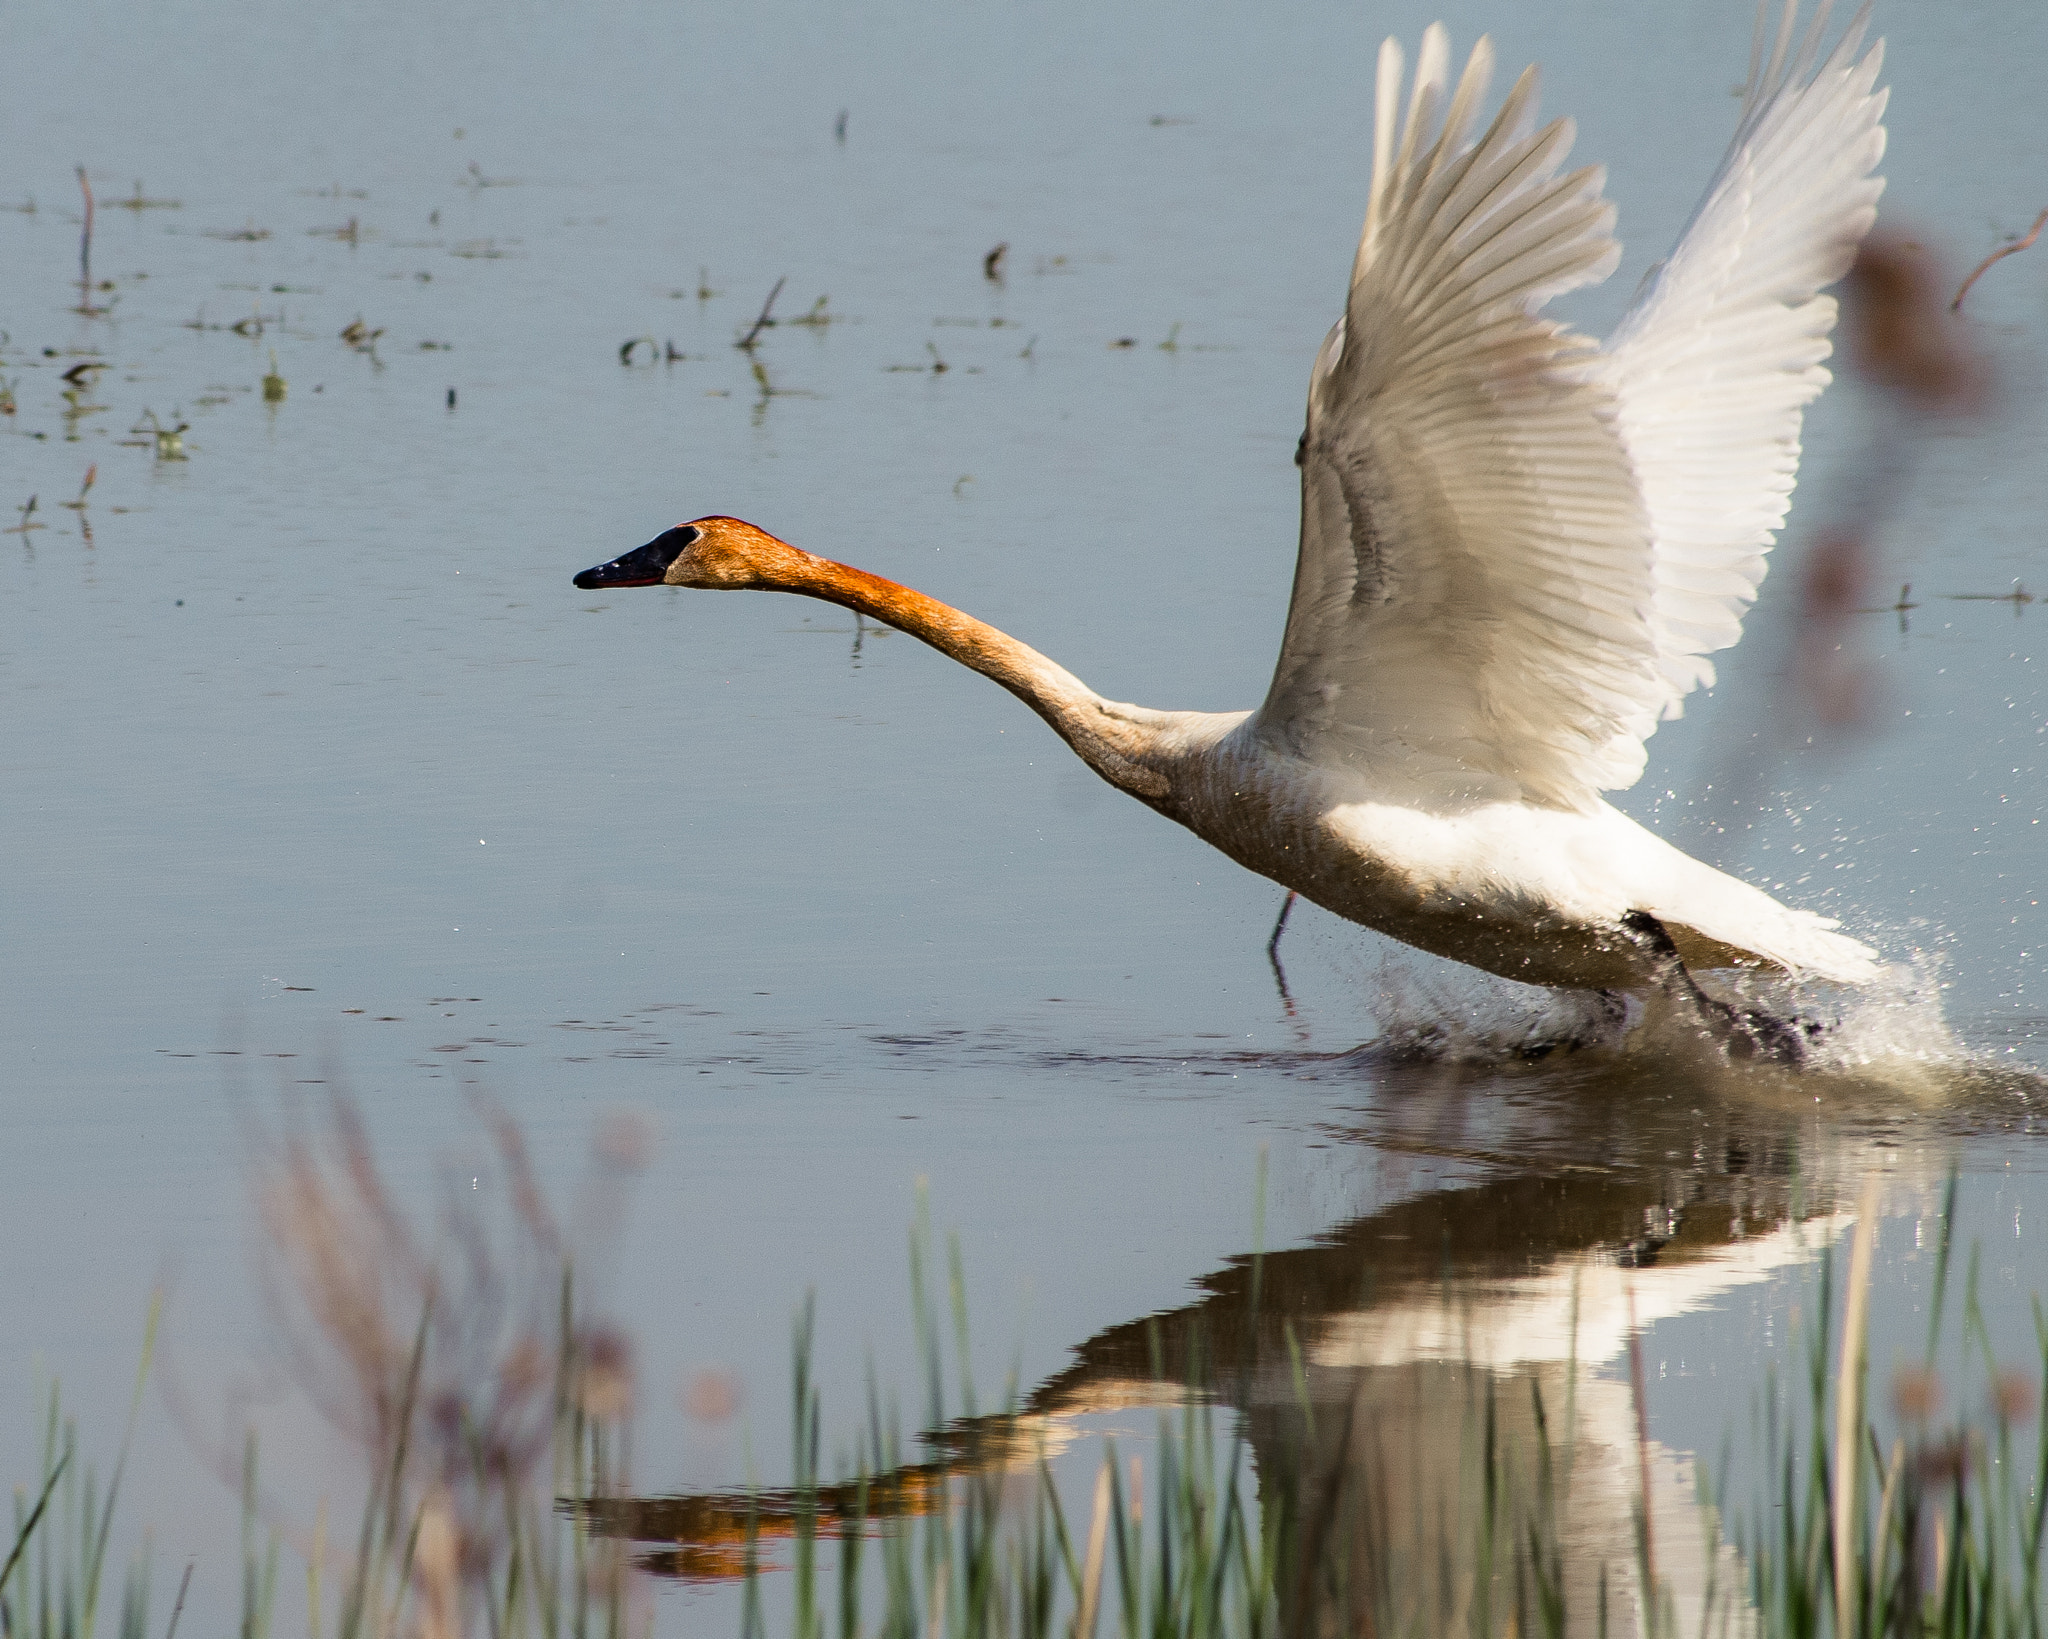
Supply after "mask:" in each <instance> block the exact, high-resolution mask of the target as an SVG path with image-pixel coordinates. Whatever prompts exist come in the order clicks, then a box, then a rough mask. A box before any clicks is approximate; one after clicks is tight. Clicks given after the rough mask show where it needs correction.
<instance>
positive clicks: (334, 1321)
mask: <svg viewBox="0 0 2048 1639" xmlns="http://www.w3.org/2000/svg"><path fill="white" fill-rule="evenodd" d="M478 1108H479V1113H480V1115H481V1117H482V1119H483V1121H484V1123H485V1125H486V1127H487V1128H488V1130H489V1133H490V1136H491V1139H492V1143H493V1148H494V1150H495V1152H496V1159H497V1165H498V1169H499V1172H500V1174H501V1178H500V1179H499V1182H500V1183H501V1184H502V1187H503V1194H504V1197H505V1200H506V1202H507V1205H508V1208H509V1210H508V1211H507V1212H506V1214H505V1221H504V1223H502V1224H494V1223H493V1222H492V1221H491V1220H490V1218H489V1217H488V1216H487V1214H486V1211H485V1209H484V1207H483V1206H482V1205H481V1204H479V1203H483V1202H487V1201H489V1200H493V1199H495V1198H496V1195H497V1192H496V1191H492V1192H489V1193H488V1194H486V1193H484V1192H480V1191H478V1190H477V1189H476V1188H475V1187H474V1184H475V1181H471V1187H470V1188H467V1189H463V1188H459V1187H450V1188H449V1189H448V1190H447V1191H446V1192H445V1201H444V1206H443V1209H442V1212H441V1221H440V1225H439V1233H438V1235H437V1236H436V1237H435V1238H434V1240H433V1241H432V1242H431V1243H429V1242H427V1241H425V1240H423V1239H422V1238H421V1237H420V1236H419V1235H418V1234H417V1233H416V1232H415V1230H414V1228H413V1227H412V1225H411V1224H410V1222H409V1221H408V1220H407V1218H406V1216H405V1214H404V1213H403V1212H402V1211H401V1210H400V1209H399V1207H398V1206H397V1204H396V1203H395V1202H394V1200H393V1199H392V1197H391V1195H390V1193H389V1192H388V1190H387V1189H386V1187H385V1185H384V1182H383V1179H382V1177H381V1176H380V1174H379V1172H378V1169H377V1165H376V1161H375V1158H374V1156H373V1154H372V1151H371V1148H370V1144H369V1140H368V1136H367V1134H366V1132H365V1130H364V1127H363V1124H362V1120H361V1117H360V1115H359V1114H358V1112H357V1111H356V1110H355V1108H354V1107H353V1106H352V1105H351V1104H350V1103H348V1101H347V1100H345V1099H339V1098H338V1099H335V1100H333V1101H332V1102H331V1103H330V1105H329V1107H328V1111H327V1119H326V1121H325V1123H324V1125H319V1126H310V1127H309V1126H308V1125H306V1124H304V1123H303V1122H296V1121H295V1122H293V1123H291V1124H289V1125H287V1126H286V1127H285V1128H284V1129H283V1130H282V1131H280V1132H277V1133H274V1134H264V1135H260V1137H259V1144H258V1164H257V1200H258V1205H259V1208H260V1211H261V1214H262V1219H263V1224H264V1227H265V1229H266V1231H267V1232H268V1233H267V1245H266V1253H267V1258H266V1269H265V1272H266V1278H267V1285H268V1287H269V1290H270V1293H271V1295H272V1297H273V1299H274V1301H275V1303H276V1305H277V1308H278V1312H279V1315H280V1317H281V1319H282V1321H283V1325H282V1328H281V1330H282V1333H283V1335H284V1337H285V1339H286V1343H287V1347H288V1349H289V1350H290V1353H291V1358H292V1364H293V1369H294V1374H295V1375H296V1377H297V1378H298V1381H299V1382H300V1383H301V1384H302V1385H303V1386H304V1387H305V1389H306V1390H307V1392H308V1393H309V1394H311V1395H312V1397H313V1398H314V1400H315V1402H316V1403H317V1404H318V1405H319V1406H320V1407H321V1409H322V1410H323V1412H325V1414H326V1415H327V1416H328V1417H329V1419H330V1420H331V1421H332V1422H333V1423H334V1424H335V1426H336V1427H337V1428H338V1429H340V1430H341V1431H342V1432H343V1433H344V1434H345V1435H346V1436H347V1437H348V1438H349V1439H351V1440H352V1441H353V1442H354V1443H355V1444H356V1445H357V1446H358V1448H359V1449H360V1450H361V1451H362V1452H363V1453H364V1455H365V1457H366V1458H367V1460H368V1468H369V1475H368V1481H369V1483H368V1488H367V1496H366V1499H365V1502H364V1506H363V1513H362V1520H361V1524H360V1527H359V1529H358V1533H357V1541H356V1550H355V1555H354V1558H353V1561H352V1562H351V1563H350V1564H349V1565H348V1566H347V1567H346V1569H345V1571H344V1574H343V1577H342V1582H341V1587H340V1589H339V1595H338V1606H337V1609H336V1613H335V1622H334V1629H333V1632H334V1634H335V1636H336V1639H385V1636H387V1635H392V1634H399V1633H404V1634H415V1635H418V1636H420V1639H463V1636H466V1635H469V1634H471V1633H474V1632H476V1631H478V1630H479V1629H480V1628H481V1629H485V1630H487V1631H488V1632H489V1633H490V1634H491V1635H492V1636H493V1639H521V1636H526V1635H536V1634H537V1635H541V1636H544V1639H556V1636H557V1635H559V1634H563V1633H573V1634H575V1635H577V1636H578V1639H582V1636H584V1635H586V1634H588V1633H590V1632H591V1631H592V1630H593V1628H595V1629H596V1630H597V1631H599V1632H602V1633H603V1634H604V1635H606V1639H618V1636H620V1635H622V1634H623V1632H624V1631H625V1627H626V1624H627V1614H628V1567H627V1564H626V1560H625V1557H624V1555H623V1554H622V1553H621V1552H620V1550H619V1548H618V1546H617V1545H616V1544H613V1543H608V1542H599V1541H593V1540H592V1539H591V1538H590V1537H589V1536H588V1534H587V1533H586V1532H585V1530H584V1529H583V1527H582V1525H581V1524H580V1516H578V1515H575V1514H573V1513H572V1514H564V1512H563V1511H562V1510H561V1509H559V1508H558V1507H557V1499H575V1500H578V1501H585V1500H588V1499H594V1498H600V1497H605V1496H609V1495H613V1494H616V1493H617V1492H618V1491H619V1489H620V1488H621V1487H622V1486H623V1484H624V1481H625V1470H626V1453H627V1445H628V1439H627V1429H628V1422H629V1419H630V1415H631V1411H632V1400H633V1367H632V1353H631V1349H630V1347H629V1345H628V1343H627V1340H626V1338H625V1337H624V1335H623V1334H622V1333H620V1332H618V1331H616V1330H613V1329H611V1328H608V1327H605V1326H602V1325H599V1324H596V1323H594V1322H592V1321H591V1320H590V1319H588V1318H587V1317H586V1316H585V1315H584V1314H583V1313H582V1312H581V1311H580V1310H579V1307H578V1302H577V1296H576V1288H575V1281H574V1278H573V1274H572V1260H571V1251H570V1246H569V1242H568V1239H567V1238H566V1237H565V1236H564V1234H563V1232H562V1230H561V1228H560V1227H559V1225H558V1224H557V1222H556V1220H555V1218H554V1216H553V1215H552V1214H551V1213H550V1212H549V1210H548V1207H547V1204H546V1201H545V1198H544V1196H543V1194H542V1191H541V1189H540V1186H539V1183H538V1181H537V1180H536V1178H535V1176H534V1173H533V1170H532V1166H531V1164H530V1162H529V1159H528V1156H527V1153H526V1148H525V1143H524V1140H523V1138H522V1137H521V1135H520V1132H519V1130H518V1128H517V1126H516V1125H515V1124H514V1123H513V1122H512V1121H511V1120H510V1119H509V1118H508V1117H507V1116H506V1115H505V1114H504V1113H503V1112H502V1111H499V1110H497V1109H495V1108H493V1107H490V1106H487V1105H482V1104H480V1105H479V1106H478ZM646 1146H647V1135H646V1133H645V1132H644V1131H643V1130H642V1129H641V1127H639V1126H638V1125H637V1124H635V1123H633V1122H630V1121H625V1120H619V1121H615V1122H614V1123H612V1124H611V1125H609V1126H607V1127H606V1128H604V1129H603V1130H601V1132H600V1134H599V1138H598V1142H597V1144H596V1146H595V1165H596V1168H597V1169H598V1171H599V1172H600V1173H601V1174H603V1175H606V1176H604V1177H602V1178H600V1180H599V1181H598V1183H599V1188H598V1189H597V1190H595V1191H593V1196H594V1198H600V1199H604V1198H615V1197H616V1194H617V1189H616V1181H617V1176H618V1175H620V1174H624V1173H628V1172H631V1171H635V1170H637V1169H638V1167H639V1166H640V1164H641V1161H642V1159H643V1156H644V1151H645V1149H646ZM323 1557H324V1545H322V1544H320V1543H318V1542H316V1543H315V1545H314V1548H313V1551H312V1552H311V1553H310V1554H309V1556H308V1562H309V1565H311V1566H312V1567H313V1570H312V1573H311V1580H310V1584H309V1613H310V1619H311V1621H312V1624H313V1628H314V1635H313V1639H318V1630H319V1626H320V1621H321V1607H322V1594H321V1590H320V1588H319V1585H318V1583H319V1566H320V1562H321V1559H322V1558H323ZM252 1608H253V1607H252ZM264 1626H267V1623H260V1622H255V1621H253V1620H250V1621H245V1629H251V1628H259V1629H260V1628H261V1627H264ZM245 1639H257V1635H256V1634H255V1633H253V1632H246V1633H245Z"/></svg>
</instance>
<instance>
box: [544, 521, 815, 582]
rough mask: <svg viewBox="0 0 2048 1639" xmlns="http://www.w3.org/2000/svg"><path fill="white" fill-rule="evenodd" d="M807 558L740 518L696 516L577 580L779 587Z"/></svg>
mask: <svg viewBox="0 0 2048 1639" xmlns="http://www.w3.org/2000/svg"><path fill="white" fill-rule="evenodd" d="M807 556H808V555H807V554H806V553H803V552H799V551H798V550H797V549H796V548H795V547H793V546H791V545H789V544H788V543H787V542H785V541H778V540H777V539H776V538H775V537H774V536H773V535H771V534H769V533H768V532H767V531H766V530H765V529H756V528H755V527H754V526H753V525H752V524H749V523H742V522H741V521H740V520H739V519H738V518H697V519H693V520H692V521H691V522H689V523H686V524H677V525H676V527H675V528H674V529H667V530H663V531H662V533H661V534H659V535H657V536H655V537H654V539H653V540H651V541H649V542H648V543H647V544H646V545H645V546H636V547H635V548H634V549H633V550H632V551H630V552H628V553H626V554H625V555H624V556H622V557H617V558H614V559H612V561H611V562H610V563H601V564H599V565H598V566H597V567H596V568H595V569H586V570H584V571H583V573H582V574H580V575H578V576H577V577H576V584H577V585H578V586H580V587H582V588H583V589H584V590H585V591H586V592H587V591H592V590H595V589H596V588H598V587H601V586H708V587H712V588H715V589H717V590H719V591H728V592H729V591H739V590H742V589H743V588H746V587H750V586H753V587H774V586H780V585H783V584H784V583H785V582H786V581H787V580H788V578H789V575H790V573H791V571H793V570H794V569H796V568H797V567H798V566H799V565H801V564H802V563H804V562H805V561H806V559H807Z"/></svg>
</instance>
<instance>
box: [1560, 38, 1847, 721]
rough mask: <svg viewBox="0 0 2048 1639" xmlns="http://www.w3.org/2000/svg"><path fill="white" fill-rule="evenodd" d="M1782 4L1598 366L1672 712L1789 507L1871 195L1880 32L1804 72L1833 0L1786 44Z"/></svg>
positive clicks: (1743, 600)
mask: <svg viewBox="0 0 2048 1639" xmlns="http://www.w3.org/2000/svg"><path fill="white" fill-rule="evenodd" d="M1796 9H1797V8H1796V4H1787V6H1786V7H1785V10H1784V13H1783V16H1782V18H1781V20H1780V24H1779V27H1778V30H1777V33H1776V37H1775V39H1774V40H1770V41H1768V42H1767V39H1766V32H1765V23H1766V8H1765V7H1764V6H1763V5H1759V7H1758V10H1757V25H1756V43H1755V46H1754V48H1753V49H1752V52H1751V57H1750V74H1749V86H1748V91H1747V95H1746V96H1745V98H1744V100H1743V105H1742V115H1741V118H1740V120H1739V121H1738V123H1737V125H1736V129H1735V140H1734V141H1733V142H1732V143H1730V144H1729V147H1728V154H1727V157H1726V158H1725V159H1723V160H1722V162H1721V167H1720V169H1719V170H1718V171H1717V172H1716V173H1715V174H1714V179H1713V181H1712V182H1710V183H1709V184H1708V185H1707V191H1706V195H1705V197H1704V198H1703V199H1702V200H1701V202H1700V206H1699V209H1698V210H1697V211H1696V212H1694V214H1693V218H1692V221H1691V222H1690V223H1689V224H1688V225H1687V227H1686V230H1685V232H1684V233H1683V234H1682V235H1680V237H1679V241H1678V248H1677V249H1676V250H1674V251H1673V252H1672V253H1671V257H1670V259H1669V260H1668V261H1666V262H1665V263H1664V264H1663V265H1662V267H1660V268H1659V269H1657V270H1656V271H1655V273H1654V274H1653V275H1652V277H1651V279H1650V280H1648V281H1646V283H1645V287H1644V289H1643V291H1642V292H1641V294H1640V295H1638V297H1637V298H1636V301H1635V303H1634V305H1633V306H1632V307H1631V308H1630V309H1629V312H1628V314H1627V316H1626V317H1625V318H1624V319H1623V320H1622V322H1621V324H1620V325H1619V327H1618V328H1617V329H1616V330H1615V332H1614V334H1613V336H1611V337H1610V338H1609V339H1608V342H1607V345H1606V348H1605V350H1604V355H1603V358H1602V361H1601V368H1600V370H1599V372H1598V373H1599V376H1600V379H1601V380H1602V381H1603V382H1604V383H1605V384H1606V385H1607V386H1608V387H1609V389H1610V390H1611V391H1612V392H1613V393H1614V395H1615V398H1616V400H1617V403H1618V405H1619V413H1618V417H1617V425H1618V427H1619V428H1620V431H1621V435H1622V440H1623V442H1624V443H1625V444H1626V446H1627V448H1628V453H1629V459H1630V461H1631V463H1632V464H1633V465H1634V467H1635V471H1636V477H1637V480H1638V482H1639V483H1640V484H1641V485H1642V493H1643V501H1644V504H1645V505H1646V506H1647V508H1648V510H1649V516H1650V528H1651V532H1652V534H1653V535H1654V537H1655V540H1656V561H1655V566H1654V570H1653V576H1654V583H1655V585H1654V592H1653V614H1654V620H1655V626H1656V635H1657V647H1658V653H1659V656H1660V663H1661V671H1662V674H1663V682H1664V686H1665V690H1666V694H1665V699H1664V701H1663V703H1662V708H1661V709H1662V713H1663V715H1664V716H1665V717H1667V718H1669V717H1676V716H1678V715H1679V712H1680V709H1681V702H1682V700H1683V698H1684V696H1685V695H1686V694H1688V693H1689V692H1691V690H1693V689H1694V688H1696V687H1699V686H1701V685H1705V686H1707V687H1710V688H1711V687H1712V686H1713V682H1714V665H1713V662H1712V661H1710V660H1708V659H1707V658H1706V656H1707V655H1709V654H1711V653H1713V652H1714V651H1715V650H1717V649H1725V648H1727V647H1728V646H1729V645H1730V644H1732V643H1734V642H1735V641H1736V639H1737V638H1739V637H1740V636H1741V635H1742V617H1743V615H1744V614H1745V613H1746V612H1747V611H1748V609H1749V606H1750V604H1751V603H1753V602H1754V601H1755V599H1756V591H1757V586H1758V583H1759V582H1761V581H1762V580H1763V577H1764V568H1765V563H1764V554H1765V553H1767V552H1769V551H1770V549H1771V543H1772V541H1773V540H1774V539H1775V538H1776V535H1777V531H1778V529H1779V528H1780V526H1782V525H1783V523H1784V521H1785V510H1786V508H1787V506H1789V505H1790V503H1791V497H1792V485H1793V482H1794V479H1795V476H1796V474H1797V471H1798V466H1799V425H1800V421H1801V419H1802V414H1803V412H1804V409H1805V406H1806V405H1807V404H1808V403H1810V402H1811V401H1812V400H1813V399H1814V398H1815V397H1816V396H1818V394H1819V393H1820V390H1821V389H1822V388H1823V387H1825V386H1826V385H1827V384H1828V380H1829V376H1828V372H1827V371H1826V370H1825V369H1824V368H1822V364H1821V361H1822V360H1823V359H1825V358H1826V357H1827V356H1828V354H1829V353H1830V352H1831V351H1832V348H1831V346H1830V344H1829V342H1828V333H1829V331H1831V330H1832V329H1833V328H1834V324H1835V301H1834V298H1833V297H1832V296H1822V295H1820V294H1818V292H1819V291H1820V290H1821V289H1822V288H1823V287H1824V286H1826V285H1829V284H1831V283H1833V282H1834V281H1835V280H1836V279H1838V278H1840V277H1841V276H1842V274H1843V273H1844V272H1846V271H1847V269H1848V266H1849V263H1850V261H1851V260H1852V259H1853V258H1854V256H1855V254H1856V246H1857V244H1858V242H1859V241H1860V240H1861V239H1862V238H1863V236H1864V234H1866V233H1867V232H1869V230H1870V225H1871V223H1872V222H1873V221H1875V220H1876V217H1877V199H1878V195H1879V194H1881V193H1883V192H1884V181H1883V179H1882V178H1881V177H1878V176H1874V175H1873V174H1872V172H1873V171H1874V170H1875V169H1876V167H1877V163H1878V161H1879V160H1880V159H1881V158H1883V156H1884V142H1885V133H1884V127H1883V125H1881V124H1880V123H1879V121H1880V120H1881V119H1882V118H1883V117H1884V105H1885V96H1886V93H1885V92H1884V91H1882V90H1880V89H1877V76H1878V72H1879V70H1880V68H1881V67H1882V65H1883V61H1884V45H1883V42H1881V41H1880V42H1878V43H1877V44H1876V45H1874V46H1872V48H1871V49H1870V50H1869V51H1868V52H1866V53H1864V54H1863V56H1862V57H1861V58H1859V57H1858V56H1857V53H1858V52H1859V51H1860V50H1861V49H1862V44H1863V37H1864V32H1865V29H1866V28H1867V26H1868V23H1869V17H1870V8H1869V6H1868V5H1866V6H1865V7H1864V8H1863V10H1862V11H1861V12H1860V13H1859V14H1858V16H1857V17H1856V19H1855V21H1854V22H1853V23H1852V24H1851V25H1850V27H1849V28H1848V30H1847V32H1846V33H1845V34H1844V35H1843V37H1842V39H1841V41H1840V42H1839V43H1838V44H1837V45H1836V46H1835V48H1834V50H1833V52H1831V53H1830V54H1829V55H1828V57H1827V60H1826V61H1825V62H1823V63H1820V64H1819V66H1818V68H1816V66H1815V65H1816V63H1817V62H1818V61H1819V58H1820V48H1821V38H1822V31H1823V29H1824V28H1825V26H1826V23H1827V16H1828V0H1822V3H1821V6H1820V9H1819V12H1818V14H1817V15H1816V16H1815V18H1814V20H1813V22H1812V24H1811V26H1810V27H1809V28H1808V29H1807V31H1806V34H1805V37H1804V39H1803V40H1800V41H1799V42H1798V43H1797V47H1796V49H1795V46H1794V25H1795V14H1796ZM1767 43H1768V44H1769V47H1770V49H1769V51H1768V54H1767V53H1766V50H1765V47H1766V44H1767Z"/></svg>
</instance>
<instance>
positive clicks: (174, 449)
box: [128, 409, 192, 461]
mask: <svg viewBox="0 0 2048 1639" xmlns="http://www.w3.org/2000/svg"><path fill="white" fill-rule="evenodd" d="M191 428H192V423H191V422H189V421H186V420H184V419H183V418H180V419H179V422H178V424H177V425H176V426H175V427H166V426H165V425H164V424H163V423H162V422H161V421H159V420H157V418H156V411H154V410H149V409H145V410H144V411H143V412H142V419H141V420H140V421H138V422H136V423H135V425H134V426H132V427H130V428H129V429H128V431H129V432H130V433H131V434H138V435H142V436H139V437H137V438H136V439H135V440H134V442H135V443H136V445H138V446H139V447H141V448H143V449H152V448H153V449H154V450H155V451H156V458H157V459H158V460H159V461H184V460H188V459H190V458H189V457H188V456H187V455H186V454H185V434H186V433H187V432H189V431H191Z"/></svg>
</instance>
